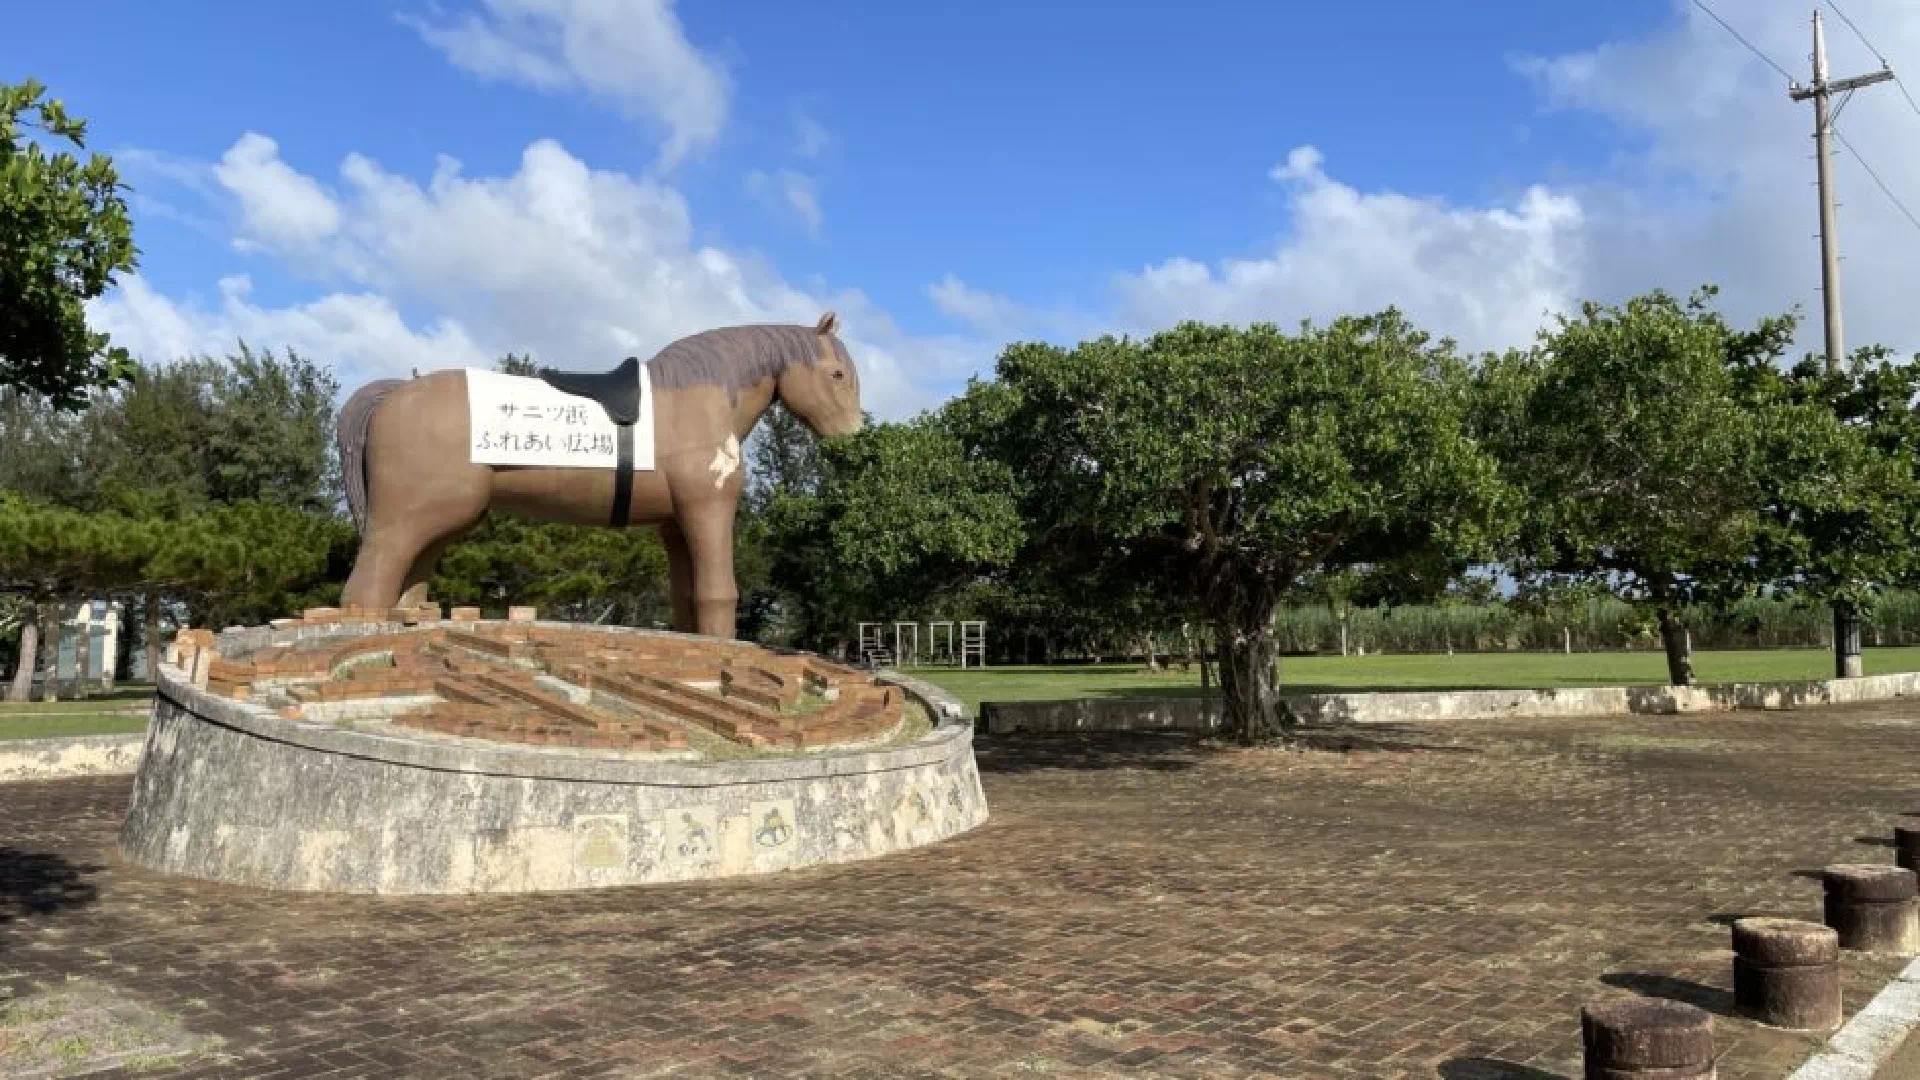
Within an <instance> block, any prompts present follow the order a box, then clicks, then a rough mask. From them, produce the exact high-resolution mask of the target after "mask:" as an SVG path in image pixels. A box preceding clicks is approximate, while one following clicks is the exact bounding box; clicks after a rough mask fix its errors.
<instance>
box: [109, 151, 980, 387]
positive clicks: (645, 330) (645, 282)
mask: <svg viewBox="0 0 1920 1080" xmlns="http://www.w3.org/2000/svg"><path fill="white" fill-rule="evenodd" d="M222 160H223V164H224V163H225V162H228V161H232V160H240V161H244V162H246V163H247V166H246V167H245V168H241V169H236V168H221V169H217V170H216V171H215V172H216V175H217V176H218V178H219V182H220V184H221V185H222V189H223V193H224V195H225V197H226V199H227V200H228V201H229V202H230V203H231V204H232V205H233V208H234V211H235V215H234V216H235V221H236V227H237V228H238V230H239V233H238V236H237V239H238V240H240V241H242V242H243V243H244V244H246V245H247V246H248V248H249V249H250V250H253V251H255V252H257V253H259V254H260V255H261V256H263V257H269V258H274V259H278V260H280V261H281V262H282V263H283V264H284V265H285V266H286V267H287V268H288V269H289V270H291V271H293V272H296V273H302V274H317V275H320V276H323V277H324V278H325V279H327V280H328V281H329V282H330V284H331V285H333V286H334V287H336V289H337V291H333V292H330V293H327V294H325V295H323V296H321V297H320V298H319V299H316V300H313V301H311V302H308V303H302V304H297V305H293V306H289V307H278V308H276V307H270V306H263V305H260V304H258V303H256V302H255V301H254V300H253V299H252V298H251V296H250V294H249V291H248V285H247V282H246V281H245V279H238V278H236V279H229V280H228V281H226V282H223V283H222V287H221V290H220V298H219V302H218V303H216V304H212V305H200V304H195V303H191V302H185V301H176V300H173V299H169V298H167V297H164V296H161V295H159V294H158V293H156V292H155V291H154V290H153V289H152V288H151V287H150V285H149V284H148V283H147V282H146V281H145V280H144V279H142V278H139V277H133V278H130V279H127V280H126V281H125V282H124V283H123V284H122V286H121V288H119V289H118V290H116V291H115V292H114V293H113V294H110V295H109V296H108V297H105V298H103V299H102V300H100V301H99V302H97V303H96V304H95V305H94V307H93V313H94V315H95V317H96V318H98V319H99V320H100V323H101V327H102V329H105V330H107V331H108V332H109V333H112V334H113V335H114V337H115V339H116V341H119V342H120V343H122V344H125V345H128V346H129V347H131V348H132V349H133V350H134V351H135V353H136V354H138V355H142V356H145V357H146V358H148V359H155V360H158V359H166V358H171V357H175V356H180V355H185V354H188V353H195V352H221V351H224V350H225V349H227V348H229V347H231V345H232V343H233V340H234V339H235V338H236V337H245V338H246V339H247V340H248V341H249V342H251V343H253V344H256V345H260V346H267V347H279V346H282V345H286V344H291V345H293V346H295V347H297V348H299V349H301V350H302V351H303V352H309V353H311V354H312V355H313V356H314V357H315V358H316V359H320V360H327V361H332V362H333V363H335V364H336V365H337V366H338V367H339V368H340V369H341V372H342V378H343V381H345V382H348V383H353V382H357V381H360V380H362V379H365V378H372V377H377V376H383V375H395V374H405V373H406V372H407V371H408V370H409V369H411V368H416V367H417V368H419V369H421V370H430V369H434V368H441V367H456V366H466V365H473V364H481V365H486V364H490V363H491V362H492V359H493V358H496V357H498V356H500V355H501V354H503V353H505V352H508V351H514V352H532V353H533V354H534V355H535V356H536V357H537V358H538V359H539V360H541V361H542V362H545V363H550V364H554V365H556V366H562V367H577V368H592V367H595V366H601V365H610V364H612V363H613V362H614V361H616V360H618V359H619V358H620V357H621V356H625V355H628V354H638V355H641V356H647V355H651V354H652V352H654V351H655V350H657V349H659V348H660V347H662V346H664V345H666V344H667V343H668V342H670V341H672V340H674V339H675V338H678V337H682V336H684V335H686V334H690V333H694V332H696V331H700V330H706V329H710V328H712V327H715V326H727V325H735V324H739V323H750V322H794V323H807V324H811V323H813V322H814V321H815V320H816V319H818V318H819V316H820V313H821V311H823V310H825V309H827V308H832V309H834V310H837V311H838V312H839V313H840V316H841V323H842V326H843V328H844V329H843V331H842V337H843V339H844V340H845V341H846V342H847V346H848V349H849V351H850V352H851V353H852V354H853V356H854V358H855V361H856V362H857V363H858V364H859V365H860V372H861V383H862V392H863V397H864V398H865V401H866V404H867V407H868V408H869V409H871V410H873V411H874V412H875V413H876V414H877V415H881V416H889V417H890V416H899V415H902V414H904V413H907V412H911V411H913V410H914V409H917V408H920V407H923V406H926V405H928V404H932V403H933V402H934V401H935V400H937V396H936V392H935V391H936V383H937V382H938V381H939V380H942V379H951V378H952V377H954V376H955V375H957V374H964V371H965V370H967V369H969V367H970V365H972V364H973V363H976V362H977V360H978V358H979V357H980V355H981V354H982V352H983V350H982V349H980V348H977V347H973V346H970V345H968V344H967V343H964V342H960V341H957V340H954V339H945V338H942V339H934V340H930V341H929V340H924V339H917V338H913V337H910V336H909V335H906V334H904V333H902V332H901V331H900V330H899V329H898V328H897V327H896V326H895V325H894V324H893V323H892V321H891V320H889V319H888V318H887V317H886V316H885V314H884V313H882V312H879V311H877V310H875V309H874V307H873V305H872V303H871V302H870V301H869V300H868V299H867V298H866V297H865V295H864V294H862V293H860V292H859V291H857V290H847V289H842V290H831V289H828V288H826V287H824V286H815V287H812V288H806V289H803V288H800V287H797V286H795V285H793V284H790V283H789V282H787V281H786V280H784V279H783V278H782V277H781V276H780V275H779V274H778V273H777V272H776V271H775V270H774V269H773V268H772V267H771V266H769V265H767V264H766V263H765V262H764V261H762V260H761V259H759V258H757V257H756V256H754V255H752V254H750V253H737V252H731V251H726V250H723V249H720V248H717V247H712V246H707V245H702V244H699V243H697V242H696V241H695V239H694V235H695V233H694V227H693V221H692V216H691V213H690V211H689V209H688V206H687V203H686V199H685V198H684V197H683V196H682V195H681V194H680V192H679V191H677V190H675V189H674V188H672V187H670V186H668V185H666V184H665V183H662V182H661V181H659V180H658V179H655V178H647V177H635V176H630V175H627V174H623V173H618V172H610V171H604V170H595V169H592V168H590V167H589V166H588V165H587V164H586V163H585V162H582V161H581V160H579V159H578V158H576V157H574V156H573V155H571V154H570V153H568V152H567V151H566V150H565V149H564V148H562V147H561V146H560V145H559V144H557V143H555V142H551V141H545V140H543V141H540V142H536V143H534V144H532V145H530V146H528V147H527V148H526V150H525V151H524V152H523V154H522V155H521V160H520V165H519V168H518V169H517V170H516V171H514V172H513V173H511V174H510V175H506V176H495V177H468V176H466V175H463V173H462V171H461V168H460V165H459V163H458V162H455V161H453V160H451V159H442V160H441V162H440V163H439V166H438V167H437V168H436V169H435V171H434V174H433V176H432V177H431V178H430V179H429V180H428V181H426V182H425V183H421V182H418V181H415V180H414V179H412V178H409V177H405V176H401V175H398V174H395V173H391V172H388V171H387V170H386V169H384V168H383V167H382V166H381V165H380V164H379V163H378V162H376V161H373V160H372V159H370V158H367V157H364V156H362V155H358V154H355V155H350V156H349V157H348V158H347V159H346V160H345V161H344V162H343V163H342V165H341V167H340V172H339V180H338V182H337V184H335V185H333V187H332V193H331V194H326V195H325V196H324V197H325V203H324V205H325V206H326V207H328V208H330V213H322V212H321V211H319V210H318V209H317V208H318V207H319V206H320V205H321V204H320V203H319V202H318V201H316V200H315V199H314V198H313V197H312V196H313V193H314V192H321V193H323V194H324V193H325V192H327V188H326V187H325V186H323V185H322V184H321V183H320V182H319V181H318V180H316V179H314V178H313V177H310V176H307V175H305V174H302V173H300V172H298V171H297V170H294V169H293V168H291V167H290V166H288V165H287V164H286V163H285V162H284V161H283V160H281V159H280V158H279V157H278V156H277V153H276V152H275V151H274V150H273V148H272V144H271V142H270V140H264V139H261V138H259V137H258V136H247V137H244V138H242V139H241V140H240V142H238V143H236V144H235V148H234V150H232V151H229V152H228V154H227V155H226V157H225V158H223V159H222ZM289 207H294V208H299V209H298V210H290V209H288V208H289ZM323 226H324V227H323ZM412 309H418V310H421V311H427V312H432V313H434V315H433V321H431V322H430V323H427V324H424V325H423V324H421V323H419V322H417V321H412V320H409V318H407V316H406V314H405V313H406V312H408V311H409V310H412ZM909 362H911V365H912V366H911V368H909V366H908V365H909Z"/></svg>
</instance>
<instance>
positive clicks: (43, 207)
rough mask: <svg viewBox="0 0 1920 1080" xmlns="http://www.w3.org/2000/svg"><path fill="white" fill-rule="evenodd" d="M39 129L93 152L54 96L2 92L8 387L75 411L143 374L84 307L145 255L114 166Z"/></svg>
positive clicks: (0, 226)
mask: <svg viewBox="0 0 1920 1080" xmlns="http://www.w3.org/2000/svg"><path fill="white" fill-rule="evenodd" d="M31 127H38V128H39V129H40V130H41V132H43V133H44V134H45V135H46V136H48V137H50V139H51V140H52V141H53V142H54V143H55V145H59V144H70V145H71V147H72V150H78V149H82V148H84V146H85V143H86V130H87V128H86V122H85V121H83V120H80V119H77V118H74V117H70V116H68V115H67V112H66V108H65V106H64V105H62V104H61V102H60V100H59V99H58V98H49V97H47V96H46V88H45V87H43V86H41V85H40V84H39V83H37V82H34V81H33V80H31V79H29V80H27V81H26V82H24V83H21V84H18V85H3V84H0V386H14V387H19V388H22V389H25V390H29V391H31V392H34V393H37V394H43V395H46V396H47V397H48V398H49V399H50V400H51V401H52V402H53V404H54V405H55V406H56V407H59V408H63V409H71V408H77V407H79V406H80V405H82V404H84V402H85V399H86V393H87V391H89V390H91V389H95V388H99V387H104V386H109V385H112V384H114V383H115V382H118V381H120V380H122V379H124V378H126V377H127V376H128V375H130V374H131V373H132V371H133V366H134V365H133V358H132V357H130V356H129V355H128V354H127V351H126V350H125V349H122V348H119V347H117V346H114V345H112V344H111V343H110V342H109V341H108V339H107V335H105V334H100V333H95V332H93V331H92V330H90V329H89V328H88V327H87V320H86V311H85V308H84V305H85V303H86V301H88V300H91V299H92V298H94V297H96V296H99V295H100V294H101V293H103V292H105V291H106V290H107V288H108V286H110V285H111V284H112V283H113V275H114V274H116V273H120V272H124V271H128V270H132V269H133V268H134V265H135V260H136V258H137V251H136V250H135V248H134V245H133V223H132V220H131V218H130V217H129V216H128V214H127V206H126V202H125V200H124V199H122V198H121V195H120V188H121V185H120V181H119V176H118V175H117V174H116V172H115V171H114V167H113V162H112V160H111V159H110V158H107V157H105V156H104V155H101V154H92V155H90V156H89V157H88V158H87V160H86V161H84V162H82V161H81V160H80V159H79V158H78V157H76V156H75V155H74V153H73V152H72V150H69V149H59V150H55V151H53V152H49V151H48V150H47V149H46V148H45V147H43V146H41V145H40V143H38V142H36V141H33V140H32V139H30V138H28V129H29V128H31Z"/></svg>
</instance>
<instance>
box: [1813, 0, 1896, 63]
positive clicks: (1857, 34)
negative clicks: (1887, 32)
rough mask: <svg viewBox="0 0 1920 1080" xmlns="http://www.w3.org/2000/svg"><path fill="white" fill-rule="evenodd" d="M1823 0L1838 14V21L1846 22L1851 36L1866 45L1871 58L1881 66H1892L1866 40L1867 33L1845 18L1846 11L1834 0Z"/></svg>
mask: <svg viewBox="0 0 1920 1080" xmlns="http://www.w3.org/2000/svg"><path fill="white" fill-rule="evenodd" d="M1824 2H1825V3H1826V5H1827V6H1828V7H1830V8H1832V9H1833V13H1834V14H1835V15H1838V16H1840V21H1841V22H1843V23H1846V24H1847V29H1849V30H1851V31H1853V36H1854V37H1857V38H1859V39H1860V44H1862V45H1865V46H1866V47H1867V51H1868V52H1870V53H1872V54H1873V58H1874V59H1875V60H1878V61H1880V66H1881V67H1892V66H1893V65H1892V64H1889V63H1887V58H1886V57H1885V56H1884V55H1882V54H1881V52H1880V50H1879V49H1876V48H1874V47H1873V42H1871V41H1868V40H1867V35H1865V34H1863V33H1861V32H1860V28H1859V27H1857V26H1855V25H1853V20H1852V19H1849V18H1847V13H1846V12H1844V11H1841V10H1840V5H1839V4H1836V3H1834V0H1824Z"/></svg>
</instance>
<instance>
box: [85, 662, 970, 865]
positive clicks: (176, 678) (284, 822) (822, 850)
mask: <svg viewBox="0 0 1920 1080" xmlns="http://www.w3.org/2000/svg"><path fill="white" fill-rule="evenodd" d="M556 625H558V624H556ZM398 629H400V628H398V627H394V626H381V625H369V626H364V627H344V628H314V627H302V628H295V629H289V630H275V631H267V630H265V629H253V630H247V631H242V632H240V633H241V634H243V635H251V636H250V637H244V638H241V639H238V640H239V641H240V642H241V643H242V644H244V645H252V647H256V648H257V647H261V645H260V644H259V643H278V642H279V638H280V636H281V635H286V636H288V637H289V639H291V638H293V637H296V636H297V637H299V638H306V637H311V636H314V635H315V634H316V633H319V634H323V635H325V636H332V635H333V634H336V633H339V634H347V633H368V632H393V631H395V630H398ZM630 632H632V633H650V632H649V631H630ZM229 633H230V634H231V633H232V632H229ZM674 636H680V635H674ZM227 644H228V635H223V638H222V645H223V650H222V651H223V652H224V651H227V649H226V648H224V646H226V645H227ZM156 683H157V688H158V696H157V699H156V701H155V704H154V713H153V720H152V722H151V723H150V724H149V726H148V729H147V741H146V746H145V750H144V752H143V754H142V757H141V761H140V769H139V774H138V776H137V777H136V779H135V783H134V792H133V801H132V804H131V806H130V807H129V809H128V811H127V819H126V823H125V825H124V826H123V828H122V830H121V833H120V847H121V850H122V851H123V852H125V854H126V855H127V857H128V858H130V859H131V860H133V861H134V862H136V863H139V864H140V865H143V866H147V867H151V868H153V869H156V870H163V871H169V872H173V873H180V874H186V875H190V876H193V877H199V878H205V879H209V880H213V881H224V882H232V883H236V884H243V885H257V886H265V887H268V888H278V889H300V890H315V891H333V892H358V893H389V894H428V893H513V892H542V891H552V890H564V889H581V888H595V887H603V886H614V885H636V884H644V883H651V882H666V881H687V880H695V879H704V878H718V877H729V876H733V875H738V874H755V873H766V872H769V871H775V870H790V869H794V868H797V867H803V866H814V865H818V864H821V863H834V862H846V861H849V860H854V859H864V858H871V857H873V856H876V855H884V854H888V853H890V852H895V851H903V850H906V849H908V848H914V847H920V846H922V845H925V844H930V843H933V842H935V841H938V840H942V839H945V838H947V837H949V836H953V835H955V834H957V833H961V832H965V831H966V830H968V829H971V828H973V827H974V826H976V825H978V824H980V823H981V822H983V821H985V820H986V817H987V806H986V799H985V796H984V795H983V794H982V792H981V790H980V777H979V773H978V772H977V770H976V769H975V766H974V760H973V732H972V728H971V726H970V725H969V724H968V723H967V722H966V721H965V720H964V719H959V718H958V717H957V715H956V714H957V713H958V711H959V709H958V705H957V703H955V702H953V701H952V700H951V699H949V698H946V697H944V696H943V695H942V694H941V693H940V692H939V691H938V690H935V689H934V688H932V687H928V686H926V685H925V684H922V683H918V682H915V681H913V680H901V686H902V688H903V689H904V690H905V691H906V692H907V693H908V695H909V698H910V699H917V700H918V701H919V702H920V704H921V705H923V706H924V707H926V708H927V710H928V712H929V713H930V714H931V715H932V716H933V717H935V718H936V725H935V727H934V728H933V730H932V731H931V732H929V733H928V734H927V735H925V736H923V737H921V738H919V739H917V740H915V741H913V742H910V743H904V744H896V745H890V746H886V747H882V748H879V749H864V750H828V751H821V752H815V753H807V754H795V755H790V756H780V757H760V758H753V759H745V760H733V761H718V762H712V763H691V762H686V761H678V760H662V759H660V758H659V757H657V756H656V757H654V758H653V759H651V760H649V759H647V758H644V757H642V756H640V755H631V754H628V755H622V754H618V753H592V752H583V751H554V750H543V749H538V748H533V747H526V746H515V745H510V744H505V743H496V742H486V741H481V740H473V739H451V738H443V737H435V736H431V735H426V734H412V733H409V732H407V731H406V729H404V728H401V727H398V726H385V727H383V728H382V730H380V731H378V732H369V731H357V730H353V729H352V728H350V727H347V726H343V725H340V724H337V723H328V722H323V721H311V720H300V719H287V718H284V717H282V716H279V715H277V714H276V713H275V712H274V711H273V710H271V709H268V708H266V707H264V706H261V705H257V704H251V703H248V702H245V701H235V700H232V699H229V698H225V697H221V696H218V695H215V694H210V693H208V692H207V691H205V690H203V689H197V688H195V687H194V685H193V684H192V682H191V679H190V677H189V675H188V673H187V672H184V671H182V670H181V669H180V668H178V667H173V666H171V665H162V666H161V668H160V670H159V672H158V676H157V679H156Z"/></svg>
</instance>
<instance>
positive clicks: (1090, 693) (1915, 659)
mask: <svg viewBox="0 0 1920 1080" xmlns="http://www.w3.org/2000/svg"><path fill="white" fill-rule="evenodd" d="M1865 659H1866V666H1867V674H1869V675H1884V674H1887V673H1889V672H1895V671H1920V647H1915V648H1897V649H1868V650H1866V657H1865ZM1693 664H1694V671H1695V672H1696V673H1698V675H1699V677H1700V680H1701V681H1702V682H1710V683H1712V682H1787V681H1791V680H1796V679H1824V678H1831V677H1832V675H1833V654H1831V653H1829V652H1826V651H1824V650H1819V649H1779V650H1767V651H1741V652H1701V653H1695V654H1694V658H1693ZM912 673H913V674H915V675H918V676H919V677H921V678H923V679H926V680H927V681H928V682H931V683H933V684H934V685H936V686H939V687H942V688H943V689H945V690H946V691H947V692H949V693H952V694H956V695H958V696H959V697H961V698H962V699H964V700H965V701H966V702H967V704H968V705H970V706H973V707H975V708H978V707H979V705H980V703H981V702H982V701H1048V700H1057V699H1063V698H1085V697H1188V696H1197V695H1198V694H1199V693H1200V669H1199V668H1198V667H1197V666H1196V667H1195V668H1194V669H1193V670H1192V671H1191V672H1186V673H1183V672H1181V671H1179V670H1178V669H1177V668H1176V669H1174V670H1171V671H1164V672H1159V673H1152V672H1148V671H1147V670H1146V669H1145V668H1144V667H1142V666H1141V665H1139V664H1099V665H1092V664H1084V665H1060V666H1053V667H999V668H995V667H989V668H970V669H968V670H966V671H960V670H958V669H956V668H944V667H926V668H915V669H913V672H912ZM1280 678H1281V682H1282V683H1283V684H1284V687H1285V692H1287V693H1290V694H1328V693H1339V692H1342V691H1364V690H1494V689H1508V688H1521V687H1535V686H1636V685H1646V684H1658V683H1664V682H1666V681H1667V662H1666V657H1665V655H1664V654H1662V653H1660V652H1632V653H1626V652H1619V653H1572V654H1566V653H1457V654H1455V655H1453V656H1441V655H1429V654H1409V655H1397V654H1396V655H1390V656H1303V657H1289V658H1287V659H1284V660H1282V661H1281V662H1280Z"/></svg>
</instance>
